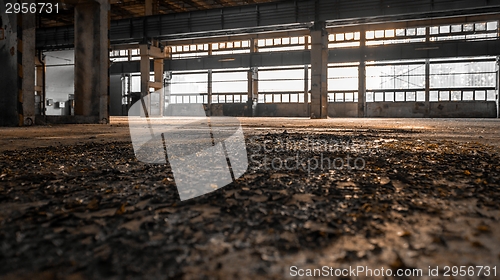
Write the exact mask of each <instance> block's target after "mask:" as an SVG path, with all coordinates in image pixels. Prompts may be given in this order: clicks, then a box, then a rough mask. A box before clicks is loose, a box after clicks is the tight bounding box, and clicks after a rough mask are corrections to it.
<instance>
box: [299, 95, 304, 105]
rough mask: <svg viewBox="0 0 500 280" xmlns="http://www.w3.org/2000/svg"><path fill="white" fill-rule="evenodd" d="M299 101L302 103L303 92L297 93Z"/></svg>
mask: <svg viewBox="0 0 500 280" xmlns="http://www.w3.org/2000/svg"><path fill="white" fill-rule="evenodd" d="M299 103H304V94H303V93H299Z"/></svg>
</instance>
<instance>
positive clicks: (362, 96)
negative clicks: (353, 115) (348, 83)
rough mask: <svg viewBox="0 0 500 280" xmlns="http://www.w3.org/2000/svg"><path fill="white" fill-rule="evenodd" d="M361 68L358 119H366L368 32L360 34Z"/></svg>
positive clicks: (359, 72) (359, 67)
mask: <svg viewBox="0 0 500 280" xmlns="http://www.w3.org/2000/svg"><path fill="white" fill-rule="evenodd" d="M359 34H360V35H359V36H360V40H359V66H358V117H359V118H364V117H366V54H365V51H366V50H365V49H366V32H365V30H364V29H361V30H360V32H359Z"/></svg>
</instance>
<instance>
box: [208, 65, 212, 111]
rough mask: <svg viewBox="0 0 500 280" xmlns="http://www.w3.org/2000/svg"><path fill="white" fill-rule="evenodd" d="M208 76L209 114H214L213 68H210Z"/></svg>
mask: <svg viewBox="0 0 500 280" xmlns="http://www.w3.org/2000/svg"><path fill="white" fill-rule="evenodd" d="M207 75H208V77H207V114H208V115H209V116H211V115H212V70H211V69H210V70H208V74H207Z"/></svg>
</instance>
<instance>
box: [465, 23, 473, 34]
mask: <svg viewBox="0 0 500 280" xmlns="http://www.w3.org/2000/svg"><path fill="white" fill-rule="evenodd" d="M473 30H474V24H472V23H467V24H464V31H465V32H469V31H473Z"/></svg>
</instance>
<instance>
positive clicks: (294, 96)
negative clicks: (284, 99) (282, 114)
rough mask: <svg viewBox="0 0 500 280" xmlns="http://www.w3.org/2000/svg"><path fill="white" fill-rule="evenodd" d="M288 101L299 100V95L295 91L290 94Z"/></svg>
mask: <svg viewBox="0 0 500 280" xmlns="http://www.w3.org/2000/svg"><path fill="white" fill-rule="evenodd" d="M290 102H294V103H296V102H299V95H298V94H297V93H292V94H290Z"/></svg>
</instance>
